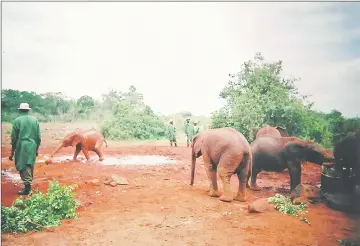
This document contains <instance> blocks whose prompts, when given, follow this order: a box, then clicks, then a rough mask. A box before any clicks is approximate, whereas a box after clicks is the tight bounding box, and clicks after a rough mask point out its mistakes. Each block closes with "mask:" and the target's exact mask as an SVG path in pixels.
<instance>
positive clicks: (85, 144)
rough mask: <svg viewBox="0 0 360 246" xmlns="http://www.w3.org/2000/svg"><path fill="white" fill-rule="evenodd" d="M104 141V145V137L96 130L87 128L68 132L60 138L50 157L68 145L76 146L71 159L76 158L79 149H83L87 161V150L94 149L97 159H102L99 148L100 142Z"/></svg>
mask: <svg viewBox="0 0 360 246" xmlns="http://www.w3.org/2000/svg"><path fill="white" fill-rule="evenodd" d="M103 142H105V144H106V147H107V143H106V141H105V139H104V136H103V135H102V134H100V133H98V132H97V131H94V130H89V131H85V132H80V131H75V132H72V133H69V134H68V135H66V136H65V138H64V139H63V140H62V142H61V144H60V146H59V147H58V148H57V150H55V151H54V152H53V153H52V155H51V156H52V157H53V156H54V155H55V154H56V153H57V152H58V151H59V150H60V149H61V148H64V147H69V146H73V147H74V146H76V150H75V153H74V158H73V161H76V158H77V156H78V154H79V153H80V151H83V153H84V155H85V157H86V159H87V161H89V159H90V157H89V153H88V151H94V152H95V153H96V154H97V155H98V156H99V160H100V161H102V160H104V155H103V152H102V150H101V146H102V143H103Z"/></svg>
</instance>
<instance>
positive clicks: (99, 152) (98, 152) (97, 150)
mask: <svg viewBox="0 0 360 246" xmlns="http://www.w3.org/2000/svg"><path fill="white" fill-rule="evenodd" d="M94 152H95V153H96V154H97V155H98V156H99V160H100V161H103V160H104V155H103V153H102V151H101V149H98V148H95V149H94Z"/></svg>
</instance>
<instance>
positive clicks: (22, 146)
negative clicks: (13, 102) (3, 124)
mask: <svg viewBox="0 0 360 246" xmlns="http://www.w3.org/2000/svg"><path fill="white" fill-rule="evenodd" d="M30 109H31V108H30V107H29V104H28V103H21V104H20V107H19V108H18V110H19V111H20V114H21V115H20V116H19V117H17V118H16V119H15V120H14V122H13V127H12V131H11V146H12V148H11V156H10V157H9V159H10V160H13V157H14V154H15V166H16V170H18V171H19V173H20V177H21V180H22V181H23V182H24V185H25V188H24V189H22V190H21V191H19V192H18V194H19V195H28V194H30V192H31V183H32V180H33V175H34V166H35V163H36V156H37V155H38V150H39V146H40V143H41V135H40V126H39V122H38V121H37V119H36V118H35V117H33V116H31V115H29V111H30Z"/></svg>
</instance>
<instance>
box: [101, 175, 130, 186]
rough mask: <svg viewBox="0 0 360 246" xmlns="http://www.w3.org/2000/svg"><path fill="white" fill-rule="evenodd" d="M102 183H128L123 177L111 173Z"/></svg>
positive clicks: (112, 184)
mask: <svg viewBox="0 0 360 246" xmlns="http://www.w3.org/2000/svg"><path fill="white" fill-rule="evenodd" d="M104 184H106V185H111V186H117V185H128V184H129V181H127V180H126V179H125V178H124V177H121V176H119V175H116V174H113V175H111V177H107V178H106V179H105V181H104Z"/></svg>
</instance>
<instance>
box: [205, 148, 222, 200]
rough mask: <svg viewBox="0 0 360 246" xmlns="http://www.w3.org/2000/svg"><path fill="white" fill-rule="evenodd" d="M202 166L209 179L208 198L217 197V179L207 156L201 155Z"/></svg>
mask: <svg viewBox="0 0 360 246" xmlns="http://www.w3.org/2000/svg"><path fill="white" fill-rule="evenodd" d="M203 160H204V166H205V170H206V174H207V176H208V179H209V184H210V187H209V193H208V194H209V196H211V197H219V196H220V195H219V191H218V185H217V177H216V171H217V170H216V169H214V167H213V165H212V163H211V160H210V157H209V156H208V155H207V154H203Z"/></svg>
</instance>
